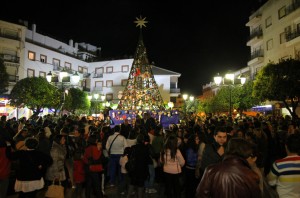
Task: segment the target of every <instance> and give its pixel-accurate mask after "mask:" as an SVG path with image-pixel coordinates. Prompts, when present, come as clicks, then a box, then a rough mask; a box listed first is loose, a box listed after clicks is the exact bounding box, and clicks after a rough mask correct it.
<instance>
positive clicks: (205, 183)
mask: <svg viewBox="0 0 300 198" xmlns="http://www.w3.org/2000/svg"><path fill="white" fill-rule="evenodd" d="M252 157H253V145H252V144H251V143H249V142H247V141H246V140H244V139H241V138H231V139H230V140H229V142H228V145H227V147H226V153H225V156H224V159H223V160H222V161H221V162H219V163H216V164H212V165H209V166H207V168H206V169H205V172H204V175H203V177H202V179H201V182H200V183H199V185H198V187H197V190H196V197H197V198H198V197H199V198H206V197H209V198H215V197H222V198H232V197H243V198H260V197H262V196H261V195H262V194H261V190H260V188H259V176H258V175H257V174H256V173H255V172H254V171H253V170H252V169H251V167H250V165H249V163H248V161H247V159H249V158H252Z"/></svg>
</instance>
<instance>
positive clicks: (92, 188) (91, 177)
mask: <svg viewBox="0 0 300 198" xmlns="http://www.w3.org/2000/svg"><path fill="white" fill-rule="evenodd" d="M97 142H98V139H97V136H96V135H90V136H89V137H88V146H87V147H86V148H85V152H84V156H83V162H84V164H86V169H85V170H86V171H85V174H86V189H85V197H86V198H90V197H91V195H92V192H94V194H95V196H96V197H103V194H102V192H101V181H102V179H101V177H100V176H101V172H102V171H103V167H102V164H101V161H100V157H101V155H102V152H101V148H100V145H99V146H98V144H97ZM90 158H91V159H90ZM90 160H92V161H97V162H98V163H97V165H99V166H101V167H102V170H100V171H99V172H94V171H92V170H90V169H89V163H90Z"/></svg>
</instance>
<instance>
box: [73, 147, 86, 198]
mask: <svg viewBox="0 0 300 198" xmlns="http://www.w3.org/2000/svg"><path fill="white" fill-rule="evenodd" d="M73 159H74V162H73V164H74V166H73V179H74V184H75V197H76V198H82V197H83V187H84V183H85V168H84V162H83V152H82V151H81V150H76V151H75V153H74V157H73Z"/></svg>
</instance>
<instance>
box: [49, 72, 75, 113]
mask: <svg viewBox="0 0 300 198" xmlns="http://www.w3.org/2000/svg"><path fill="white" fill-rule="evenodd" d="M46 79H47V81H48V82H49V83H50V84H52V85H54V86H55V87H57V88H58V89H61V90H62V98H61V101H60V113H61V114H62V111H63V106H64V103H65V99H66V92H67V88H68V87H71V86H77V85H78V83H79V80H80V76H79V75H78V73H77V71H75V73H74V74H73V75H71V76H69V74H68V72H67V71H66V70H65V68H63V70H62V71H60V72H59V73H55V74H52V72H51V71H50V72H49V73H48V74H47V76H46Z"/></svg>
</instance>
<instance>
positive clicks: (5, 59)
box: [0, 54, 20, 63]
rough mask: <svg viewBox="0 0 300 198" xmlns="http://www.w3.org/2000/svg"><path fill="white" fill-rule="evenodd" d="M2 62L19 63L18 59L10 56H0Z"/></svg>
mask: <svg viewBox="0 0 300 198" xmlns="http://www.w3.org/2000/svg"><path fill="white" fill-rule="evenodd" d="M0 57H1V58H2V59H3V60H4V62H11V63H20V57H18V56H16V55H11V54H0Z"/></svg>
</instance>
